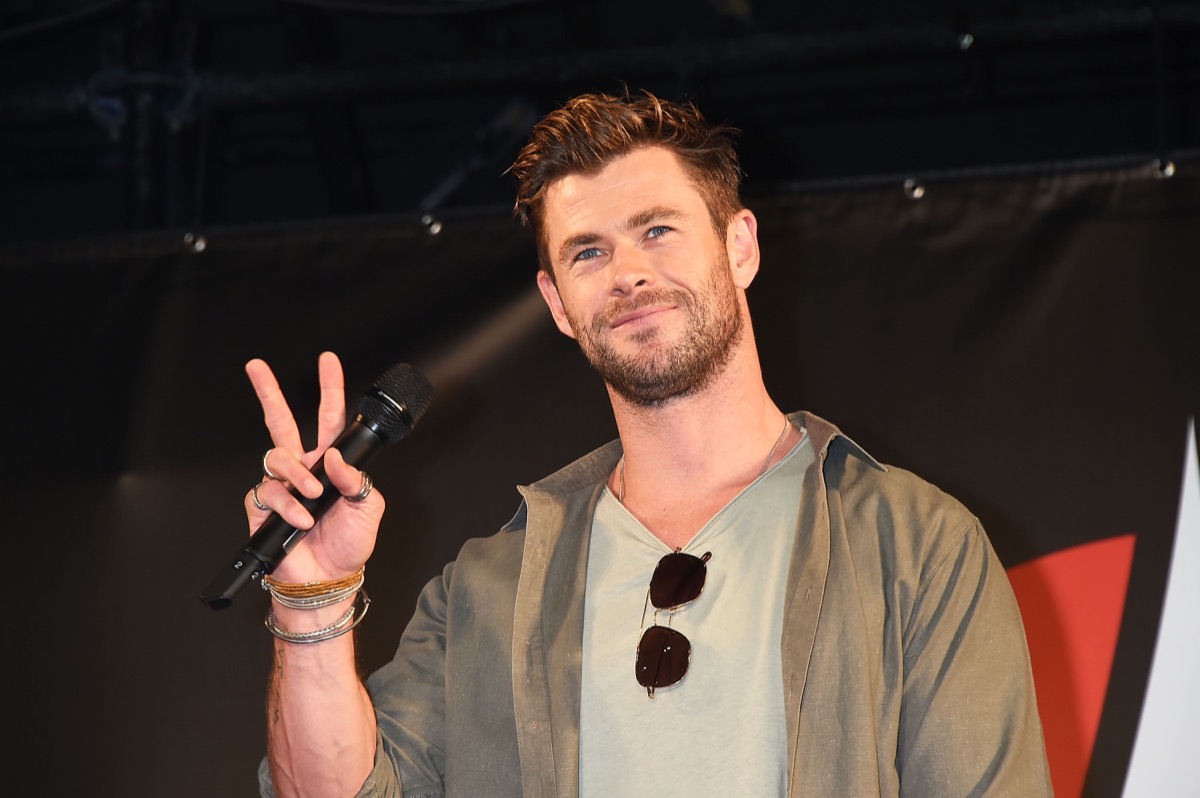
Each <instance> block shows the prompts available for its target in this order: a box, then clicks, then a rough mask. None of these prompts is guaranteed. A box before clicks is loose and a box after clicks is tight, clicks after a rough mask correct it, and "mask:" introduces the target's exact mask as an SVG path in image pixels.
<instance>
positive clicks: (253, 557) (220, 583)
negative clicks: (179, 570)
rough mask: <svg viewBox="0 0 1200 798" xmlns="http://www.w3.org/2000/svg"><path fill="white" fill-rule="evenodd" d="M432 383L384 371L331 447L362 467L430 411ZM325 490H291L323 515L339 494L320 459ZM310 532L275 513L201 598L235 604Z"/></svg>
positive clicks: (398, 370)
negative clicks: (313, 493)
mask: <svg viewBox="0 0 1200 798" xmlns="http://www.w3.org/2000/svg"><path fill="white" fill-rule="evenodd" d="M432 399H433V386H432V385H430V384H429V380H428V379H426V378H425V375H423V374H422V373H421V372H419V371H417V370H416V369H415V368H413V367H412V366H410V365H408V364H407V363H397V364H396V365H394V366H392V367H391V368H390V369H388V370H387V371H385V372H384V373H383V374H381V375H380V376H379V379H377V380H376V381H375V384H374V385H373V386H371V389H370V390H369V391H367V393H366V395H365V396H363V398H362V400H361V401H360V402H359V405H358V414H357V415H356V416H355V418H354V420H353V421H351V422H350V423H349V424H348V425H347V426H346V429H345V430H344V431H343V432H342V434H341V435H339V436H338V438H337V440H335V441H334V442H333V443H332V444H330V446H332V447H333V448H335V449H337V450H338V451H339V452H341V453H342V457H343V458H344V459H345V460H346V462H347V463H349V464H350V465H352V466H355V467H356V468H361V467H362V466H363V465H365V464H366V463H367V461H369V460H370V459H371V458H372V457H374V456H375V455H376V454H377V453H379V452H380V451H382V450H383V449H384V448H385V447H387V446H389V445H390V444H392V443H395V442H396V441H398V440H400V439H401V438H403V437H404V436H405V435H407V434H408V433H409V432H411V431H412V428H413V427H414V426H416V423H417V422H418V421H420V420H421V416H423V415H424V414H425V411H426V410H427V409H429V402H430V400H432ZM312 475H313V476H314V477H316V478H317V479H318V480H320V482H321V485H322V487H323V488H324V490H323V491H322V492H321V495H320V496H318V497H317V498H315V499H310V498H308V497H307V496H304V495H302V494H301V493H300V492H299V491H297V490H296V489H295V488H292V495H293V496H295V497H296V499H297V500H298V501H299V502H300V504H302V505H303V506H304V508H305V509H306V510H308V512H309V513H310V514H311V515H312V517H313V518H315V519H319V518H320V517H321V516H322V515H323V514H324V513H325V512H326V511H327V510H328V509H329V508H330V507H332V506H333V504H334V502H336V501H337V500H338V499H339V498H341V495H340V494H339V493H338V492H337V490H336V489H335V488H334V487H333V485H332V484H331V483H330V481H329V476H328V475H327V474H326V473H325V460H324V458H323V457H322V458H321V459H320V460H318V461H317V463H316V465H314V466H313V468H312ZM307 533H308V530H305V529H298V528H297V527H294V526H292V525H291V524H289V523H288V522H287V521H284V520H283V519H282V518H281V517H280V516H279V514H278V513H271V515H270V516H268V517H267V520H266V521H264V522H263V525H262V526H260V527H259V528H258V529H257V530H255V532H254V534H253V535H251V536H250V540H249V541H248V542H247V543H246V545H245V546H243V547H242V548H241V549H239V550H238V553H237V554H236V555H234V557H233V560H232V562H231V563H230V564H229V565H228V566H226V567H225V568H223V569H221V571H220V572H219V573H218V574H217V575H216V577H214V578H213V580H212V581H211V582H210V583H209V585H208V587H206V588H205V589H204V591H203V592H202V593H201V594H200V600H201V601H203V602H204V603H206V604H208V606H210V607H211V608H212V609H214V610H221V609H225V608H226V607H228V606H229V605H230V604H231V603H233V597H234V596H235V595H237V593H238V592H239V591H240V590H241V589H242V588H243V587H245V586H246V585H247V584H248V583H249V582H257V581H258V580H259V579H261V578H262V577H263V576H264V575H265V574H269V573H271V572H272V571H274V570H275V568H276V567H277V566H278V565H279V562H280V561H281V560H282V559H283V558H284V557H285V556H287V554H288V552H290V551H291V550H292V549H293V548H295V546H296V544H297V543H299V542H300V541H301V540H303V539H304V536H305V535H306V534H307Z"/></svg>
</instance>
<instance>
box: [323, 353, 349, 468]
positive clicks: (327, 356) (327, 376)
mask: <svg viewBox="0 0 1200 798" xmlns="http://www.w3.org/2000/svg"><path fill="white" fill-rule="evenodd" d="M317 374H318V376H319V379H320V381H321V405H320V408H319V409H318V411H317V449H318V451H322V452H323V451H325V450H326V449H327V448H329V445H330V444H331V443H333V442H334V440H336V439H337V436H338V435H341V434H342V430H344V429H345V428H346V383H345V377H344V376H343V374H342V361H340V360H338V356H337V355H335V354H334V353H333V352H322V353H321V357H320V358H318V360H317Z"/></svg>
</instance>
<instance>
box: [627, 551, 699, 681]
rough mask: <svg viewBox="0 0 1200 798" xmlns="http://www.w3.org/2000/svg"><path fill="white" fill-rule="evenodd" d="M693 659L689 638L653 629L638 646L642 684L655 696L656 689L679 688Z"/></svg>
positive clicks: (653, 627)
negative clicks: (676, 685) (677, 686)
mask: <svg viewBox="0 0 1200 798" xmlns="http://www.w3.org/2000/svg"><path fill="white" fill-rule="evenodd" d="M693 559H695V558H693ZM691 658H692V644H691V643H689V642H688V639H687V638H686V637H684V636H683V635H681V634H680V633H679V632H676V631H675V630H674V629H670V628H668V627H666V626H651V627H650V628H649V629H647V630H646V632H645V634H643V635H642V641H641V642H640V643H638V650H637V680H638V684H640V685H641V686H642V687H645V688H646V689H648V690H650V691H651V694H653V691H654V688H656V687H668V686H670V685H672V684H675V683H676V682H678V681H679V680H680V679H682V678H683V677H684V674H686V673H687V669H688V662H689V661H690V660H691Z"/></svg>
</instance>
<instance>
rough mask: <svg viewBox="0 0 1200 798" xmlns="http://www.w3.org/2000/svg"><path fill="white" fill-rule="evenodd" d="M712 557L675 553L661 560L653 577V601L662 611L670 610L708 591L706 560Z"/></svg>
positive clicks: (651, 589) (651, 598)
mask: <svg viewBox="0 0 1200 798" xmlns="http://www.w3.org/2000/svg"><path fill="white" fill-rule="evenodd" d="M710 556H712V555H710V554H705V555H704V557H703V558H700V557H694V556H692V555H691V554H683V553H680V552H674V553H673V554H668V555H667V556H665V557H663V558H662V559H661V560H659V561H658V566H657V567H655V569H654V575H653V576H652V577H650V603H651V604H653V605H654V606H655V607H657V608H658V609H660V610H669V609H674V608H675V607H680V606H682V605H684V604H687V603H688V602H689V601H694V600H695V599H696V597H697V596H699V595H700V592H701V591H702V590H704V575H705V571H706V569H705V567H704V563H705V561H707V560H708V558H709V557H710Z"/></svg>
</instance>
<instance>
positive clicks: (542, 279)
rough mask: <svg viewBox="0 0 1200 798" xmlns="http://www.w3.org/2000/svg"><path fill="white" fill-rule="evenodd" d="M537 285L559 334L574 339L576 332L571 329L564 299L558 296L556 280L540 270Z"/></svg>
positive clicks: (543, 270)
mask: <svg viewBox="0 0 1200 798" xmlns="http://www.w3.org/2000/svg"><path fill="white" fill-rule="evenodd" d="M537 285H538V290H539V291H541V292H542V299H544V300H546V305H547V306H548V307H549V308H550V315H551V316H553V317H554V323H555V325H557V326H558V329H559V332H561V333H562V334H563V335H565V336H567V337H568V338H574V337H575V331H574V330H573V329H571V322H570V320H568V319H567V312H566V311H565V310H563V304H562V297H560V296H559V295H558V286H557V285H555V284H554V279H553V278H552V277H551V276H550V273H549V272H548V271H546V270H545V269H540V270H538V274H537Z"/></svg>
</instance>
